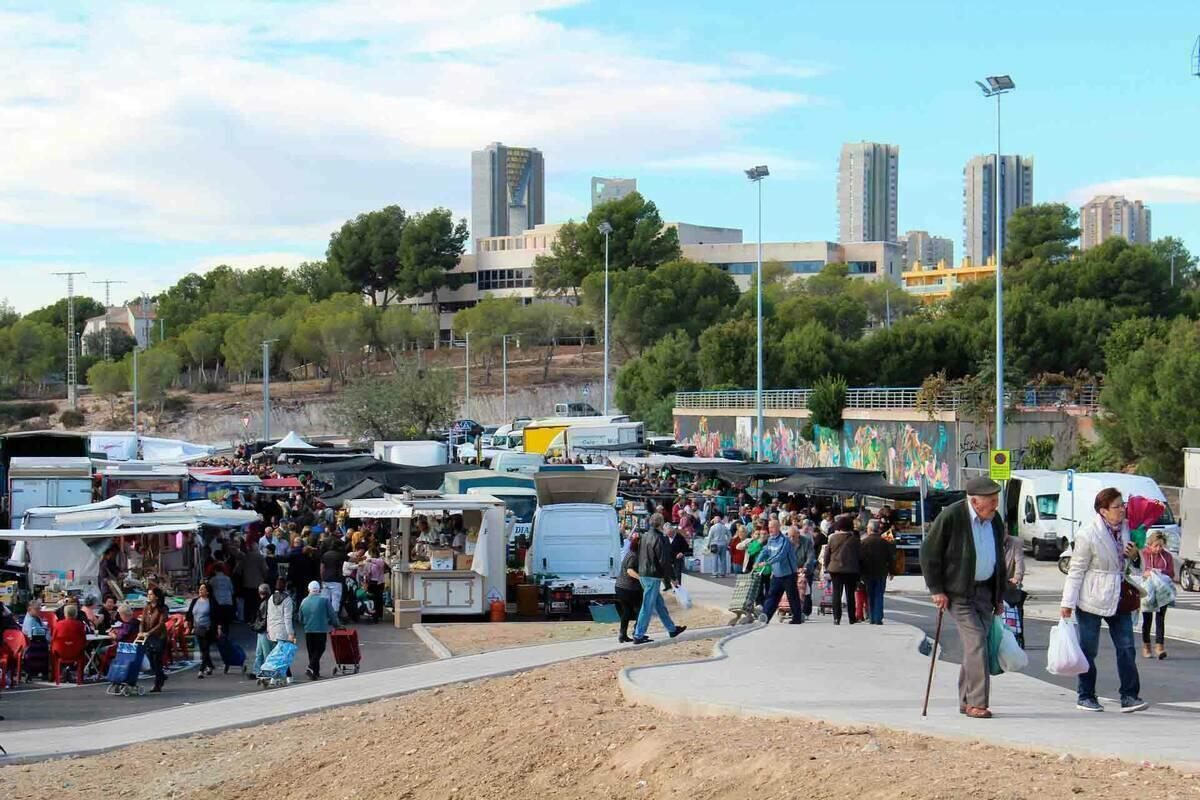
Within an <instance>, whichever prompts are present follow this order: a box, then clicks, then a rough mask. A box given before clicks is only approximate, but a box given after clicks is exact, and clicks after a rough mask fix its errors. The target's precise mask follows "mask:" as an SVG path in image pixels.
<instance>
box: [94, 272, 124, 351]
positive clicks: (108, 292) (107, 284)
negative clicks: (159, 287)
mask: <svg viewBox="0 0 1200 800" xmlns="http://www.w3.org/2000/svg"><path fill="white" fill-rule="evenodd" d="M92 283H103V284H104V360H105V361H112V347H111V345H110V342H111V336H110V333H111V332H110V331H109V329H108V310H109V309H110V308H112V286H113V284H114V283H125V281H92Z"/></svg>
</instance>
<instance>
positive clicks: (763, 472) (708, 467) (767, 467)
mask: <svg viewBox="0 0 1200 800" xmlns="http://www.w3.org/2000/svg"><path fill="white" fill-rule="evenodd" d="M689 461H693V462H694V461H695V460H694V459H685V460H683V461H678V462H674V463H672V464H670V465H668V466H669V468H670V469H672V470H674V471H676V472H689V473H692V474H695V475H716V476H717V477H719V478H720V479H721V480H725V481H729V482H730V483H749V482H750V481H754V480H771V479H773V478H786V477H788V476H789V475H794V474H796V473H797V472H800V471H801V470H802V469H803V468H802V467H789V466H787V465H785V464H765V463H745V462H742V461H729V462H727V463H724V464H721V463H713V462H712V461H701V462H696V463H688V462H689Z"/></svg>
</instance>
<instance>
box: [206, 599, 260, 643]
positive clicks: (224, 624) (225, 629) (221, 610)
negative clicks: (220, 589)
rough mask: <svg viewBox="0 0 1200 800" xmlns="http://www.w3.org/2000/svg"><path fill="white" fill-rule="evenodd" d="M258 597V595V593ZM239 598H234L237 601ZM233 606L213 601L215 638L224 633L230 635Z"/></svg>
mask: <svg viewBox="0 0 1200 800" xmlns="http://www.w3.org/2000/svg"><path fill="white" fill-rule="evenodd" d="M256 597H257V595H256ZM236 602H237V600H236V599H235V600H234V603H236ZM234 610H235V609H234V607H233V606H223V605H221V604H220V603H217V602H214V603H213V612H212V617H213V619H212V623H213V628H214V630H213V638H216V637H218V636H220V635H221V634H222V633H223V634H224V635H226V636H228V635H229V633H230V629H231V628H232V627H233V614H234Z"/></svg>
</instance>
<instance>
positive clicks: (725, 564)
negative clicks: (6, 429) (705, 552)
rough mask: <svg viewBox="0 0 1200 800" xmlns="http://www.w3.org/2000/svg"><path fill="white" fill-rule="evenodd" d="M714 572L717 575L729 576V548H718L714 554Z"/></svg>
mask: <svg viewBox="0 0 1200 800" xmlns="http://www.w3.org/2000/svg"><path fill="white" fill-rule="evenodd" d="M713 572H715V573H716V574H717V575H728V574H729V548H728V547H724V546H718V547H717V552H715V553H713Z"/></svg>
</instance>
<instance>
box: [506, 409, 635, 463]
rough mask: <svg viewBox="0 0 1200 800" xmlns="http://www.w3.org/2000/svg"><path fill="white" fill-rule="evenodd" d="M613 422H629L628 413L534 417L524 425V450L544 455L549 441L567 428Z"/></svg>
mask: <svg viewBox="0 0 1200 800" xmlns="http://www.w3.org/2000/svg"><path fill="white" fill-rule="evenodd" d="M614 422H629V415H627V414H620V415H617V416H607V417H547V418H545V419H535V420H534V421H533V422H530V423H529V424H528V425H526V426H525V430H524V431H523V433H524V434H525V452H526V453H541V454H543V455H545V453H546V450H547V449H548V448H549V447H550V443H551V442H553V441H554V439H555V437H557V436H558V435H559V434H560V433H562V432H563V431H565V430H566V429H567V428H573V427H578V426H582V425H587V426H591V425H609V424H612V423H614Z"/></svg>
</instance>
